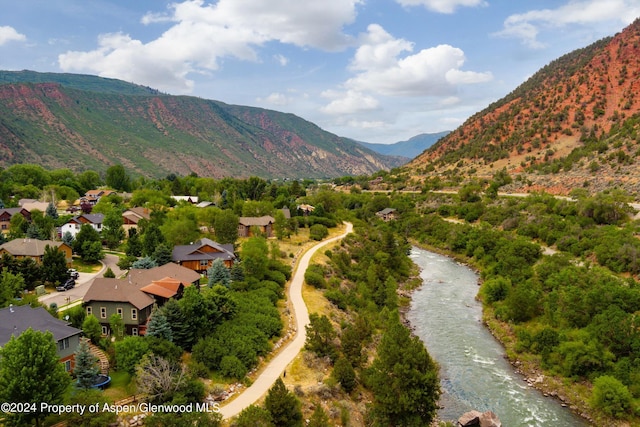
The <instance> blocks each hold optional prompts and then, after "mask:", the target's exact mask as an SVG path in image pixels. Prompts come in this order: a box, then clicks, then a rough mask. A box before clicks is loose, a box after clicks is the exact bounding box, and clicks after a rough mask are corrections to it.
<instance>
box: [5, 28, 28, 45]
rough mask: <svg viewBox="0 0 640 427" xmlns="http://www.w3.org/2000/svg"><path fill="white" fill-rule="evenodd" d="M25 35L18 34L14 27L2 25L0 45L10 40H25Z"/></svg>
mask: <svg viewBox="0 0 640 427" xmlns="http://www.w3.org/2000/svg"><path fill="white" fill-rule="evenodd" d="M25 40H27V36H25V35H24V34H20V33H19V32H17V31H16V29H15V28H13V27H9V26H4V27H0V46H2V45H3V44H6V43H9V42H11V41H19V42H20V41H25Z"/></svg>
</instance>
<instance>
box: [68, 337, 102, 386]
mask: <svg viewBox="0 0 640 427" xmlns="http://www.w3.org/2000/svg"><path fill="white" fill-rule="evenodd" d="M75 359H76V366H75V368H74V369H73V374H74V375H75V376H76V378H77V380H78V387H79V388H81V389H85V390H86V389H89V388H91V386H93V383H94V379H95V377H96V375H98V374H99V373H100V368H99V367H98V363H97V362H98V359H97V358H96V357H95V356H94V355H93V353H91V349H90V348H89V344H88V343H87V341H85V340H81V341H80V345H79V346H78V349H77V350H76V354H75Z"/></svg>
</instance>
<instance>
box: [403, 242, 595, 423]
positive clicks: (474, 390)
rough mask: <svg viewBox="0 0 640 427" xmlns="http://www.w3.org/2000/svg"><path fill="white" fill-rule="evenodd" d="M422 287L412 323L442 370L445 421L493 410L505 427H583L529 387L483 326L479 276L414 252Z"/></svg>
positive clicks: (451, 262) (414, 301) (442, 258)
mask: <svg viewBox="0 0 640 427" xmlns="http://www.w3.org/2000/svg"><path fill="white" fill-rule="evenodd" d="M411 257H412V259H413V262H415V263H416V264H417V265H418V266H420V268H421V269H422V271H421V274H420V276H421V277H422V280H423V283H424V284H423V286H422V287H421V288H420V289H417V290H416V291H415V292H414V293H413V298H412V303H411V308H410V310H409V312H408V313H407V319H408V320H409V321H410V323H411V326H412V327H413V328H414V332H415V334H416V335H417V336H418V337H420V339H422V341H423V342H424V343H425V346H426V347H427V349H428V350H429V353H430V354H431V357H433V358H434V359H435V360H436V361H437V362H438V364H439V365H440V367H441V371H440V378H441V381H440V382H441V387H442V392H443V393H442V397H441V401H440V405H441V406H443V408H442V409H441V410H440V411H439V412H438V416H439V417H440V419H442V420H443V421H453V420H457V419H458V418H459V417H460V416H461V415H462V414H463V413H465V412H468V411H470V410H478V411H480V412H484V411H489V410H490V411H493V412H494V413H495V414H496V415H498V417H499V418H500V421H502V425H504V426H506V427H520V426H521V427H524V426H526V427H538V426H539V427H548V426H554V427H564V426H566V427H581V426H587V425H588V424H587V423H586V422H585V421H583V419H582V418H580V417H578V416H576V415H575V414H573V413H572V412H571V411H570V410H569V409H567V408H565V407H562V405H561V404H560V403H559V402H558V401H557V400H554V399H552V398H548V397H544V396H543V395H542V394H541V393H540V392H539V391H538V390H536V389H534V388H532V387H529V386H528V385H527V383H526V382H525V381H524V380H523V378H522V376H520V375H519V374H517V373H516V372H515V371H514V369H513V367H512V366H511V365H510V364H509V362H508V361H507V360H506V359H505V357H504V349H503V348H502V346H501V344H500V343H499V342H498V341H497V340H496V339H495V338H494V337H493V336H492V335H491V333H489V331H488V330H487V328H486V327H485V326H484V325H483V324H482V306H481V304H480V303H479V302H478V301H476V299H475V296H476V294H477V293H478V289H479V288H478V277H477V275H476V274H475V273H474V272H473V271H472V270H471V269H469V268H468V267H466V266H463V265H460V264H458V263H457V262H455V261H454V260H452V259H451V258H448V257H445V256H442V255H438V254H435V253H432V252H428V251H425V250H422V249H418V248H415V247H414V248H413V249H412V251H411Z"/></svg>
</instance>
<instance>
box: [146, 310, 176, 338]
mask: <svg viewBox="0 0 640 427" xmlns="http://www.w3.org/2000/svg"><path fill="white" fill-rule="evenodd" d="M146 336H148V337H158V338H162V339H165V340H167V341H173V332H172V331H171V325H169V322H168V321H167V317H166V316H165V315H164V313H163V312H162V310H159V309H157V308H156V309H154V310H153V313H151V319H150V320H149V326H148V327H147V334H146Z"/></svg>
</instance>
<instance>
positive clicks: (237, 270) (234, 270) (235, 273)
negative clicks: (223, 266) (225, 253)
mask: <svg viewBox="0 0 640 427" xmlns="http://www.w3.org/2000/svg"><path fill="white" fill-rule="evenodd" d="M229 273H230V275H231V280H232V281H234V282H243V281H244V267H242V263H240V262H238V261H236V262H234V263H233V265H232V266H231V271H230V272H229Z"/></svg>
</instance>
